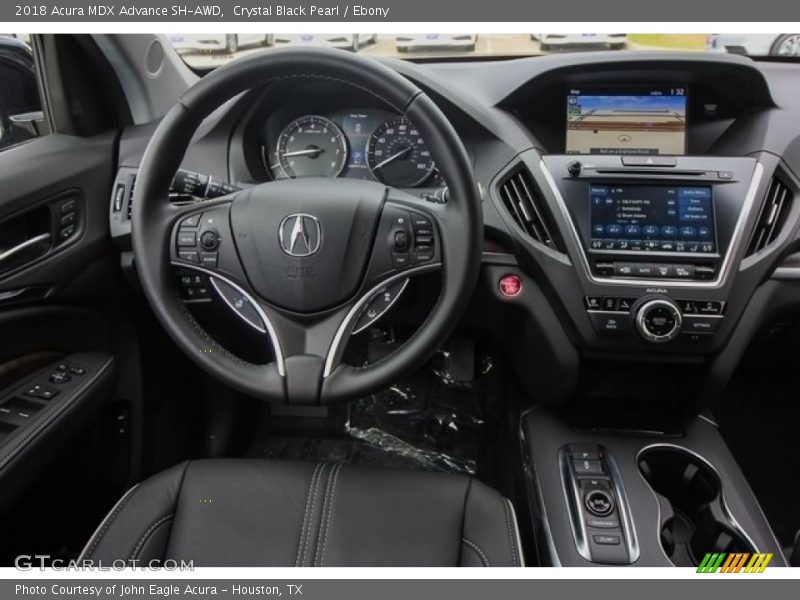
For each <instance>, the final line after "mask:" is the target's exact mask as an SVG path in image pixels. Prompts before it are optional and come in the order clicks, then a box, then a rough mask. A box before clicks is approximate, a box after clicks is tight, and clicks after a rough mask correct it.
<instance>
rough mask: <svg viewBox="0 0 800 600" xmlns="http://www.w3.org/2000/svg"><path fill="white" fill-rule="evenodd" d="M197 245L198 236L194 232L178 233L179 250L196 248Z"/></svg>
mask: <svg viewBox="0 0 800 600" xmlns="http://www.w3.org/2000/svg"><path fill="white" fill-rule="evenodd" d="M196 245H197V234H196V233H195V232H194V231H179V232H178V247H179V248H194V247H195V246H196Z"/></svg>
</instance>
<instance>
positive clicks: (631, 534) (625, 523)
mask: <svg viewBox="0 0 800 600" xmlns="http://www.w3.org/2000/svg"><path fill="white" fill-rule="evenodd" d="M601 449H602V452H603V456H604V458H605V461H606V465H607V466H608V470H609V475H610V476H611V482H612V491H613V492H614V494H615V495H616V496H617V510H618V511H619V514H620V517H621V518H620V523H621V524H622V531H623V532H624V533H625V543H626V545H627V546H628V557H629V558H630V561H631V564H633V563H635V562H636V561H637V560H639V556H640V551H639V539H638V538H637V536H636V524H635V523H634V522H633V516H632V515H631V510H630V505H629V503H628V493H627V492H626V491H625V480H624V478H623V477H622V473H621V472H620V470H619V467H618V466H617V461H616V460H615V459H614V456H613V455H612V454H611V452H608V451H607V450H606V449H605V448H603V447H602V446H601Z"/></svg>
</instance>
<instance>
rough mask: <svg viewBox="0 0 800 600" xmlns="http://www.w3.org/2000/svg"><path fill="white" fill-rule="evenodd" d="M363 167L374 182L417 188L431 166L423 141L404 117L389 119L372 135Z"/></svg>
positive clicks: (431, 161)
mask: <svg viewBox="0 0 800 600" xmlns="http://www.w3.org/2000/svg"><path fill="white" fill-rule="evenodd" d="M367 164H368V165H369V168H370V171H372V174H373V175H374V176H375V177H376V178H377V179H379V180H380V181H382V182H383V183H385V184H386V185H391V186H392V187H414V186H416V185H419V184H421V183H422V182H423V181H425V180H426V179H427V178H428V176H429V175H430V174H431V171H433V167H434V163H433V159H432V158H431V152H430V150H428V147H427V146H426V145H425V140H423V139H422V136H421V135H420V134H419V131H417V128H416V127H414V126H413V125H412V124H411V123H410V122H409V120H408V119H407V118H405V117H396V118H394V119H389V120H388V121H386V122H384V123H383V124H382V125H379V126H378V127H377V128H376V129H375V131H373V132H372V135H371V136H370V137H369V142H368V143H367Z"/></svg>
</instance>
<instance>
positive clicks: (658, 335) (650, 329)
mask: <svg viewBox="0 0 800 600" xmlns="http://www.w3.org/2000/svg"><path fill="white" fill-rule="evenodd" d="M682 320H683V319H682V317H681V310H680V308H678V305H677V304H675V303H674V302H673V301H672V300H667V299H661V298H658V299H654V300H648V301H647V302H645V303H644V304H642V306H641V307H640V308H639V310H638V312H637V313H636V329H637V330H638V331H639V333H640V334H641V336H642V337H643V338H644V339H645V340H647V341H648V342H653V343H655V344H661V343H664V342H669V341H670V340H673V339H675V338H676V337H677V336H678V334H679V333H680V331H681V322H682Z"/></svg>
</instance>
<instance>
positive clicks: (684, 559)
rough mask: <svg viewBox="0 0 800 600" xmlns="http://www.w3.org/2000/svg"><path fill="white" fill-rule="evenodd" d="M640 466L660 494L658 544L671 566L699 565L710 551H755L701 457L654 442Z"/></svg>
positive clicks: (718, 484) (721, 489)
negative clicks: (659, 542)
mask: <svg viewBox="0 0 800 600" xmlns="http://www.w3.org/2000/svg"><path fill="white" fill-rule="evenodd" d="M639 470H640V471H641V473H642V476H643V477H644V479H645V480H646V481H647V483H648V484H649V485H650V487H651V488H652V489H653V491H654V492H655V495H656V497H657V498H658V502H659V505H660V514H661V522H660V528H661V531H660V534H661V535H660V537H661V545H662V547H663V548H664V552H665V553H666V555H667V556H668V557H669V559H670V560H671V561H672V562H673V564H675V566H678V567H692V566H697V565H699V564H700V561H701V560H702V559H703V557H704V556H705V554H706V553H709V552H727V553H733V552H749V553H754V552H756V549H755V548H754V547H753V545H752V543H751V542H750V541H749V540H748V539H747V537H746V536H745V535H744V533H743V532H742V530H741V529H740V528H739V526H738V525H737V524H736V522H735V520H734V519H733V517H732V516H731V515H730V512H729V511H728V508H727V506H726V505H725V499H724V494H723V485H722V481H721V480H720V478H719V475H718V474H717V472H716V470H715V469H714V468H713V467H711V465H709V464H708V463H707V462H706V461H705V460H703V459H702V458H700V457H698V456H697V455H695V454H693V453H691V452H688V451H687V450H684V449H681V448H677V447H653V448H647V449H645V450H644V451H642V452H641V454H640V455H639Z"/></svg>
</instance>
